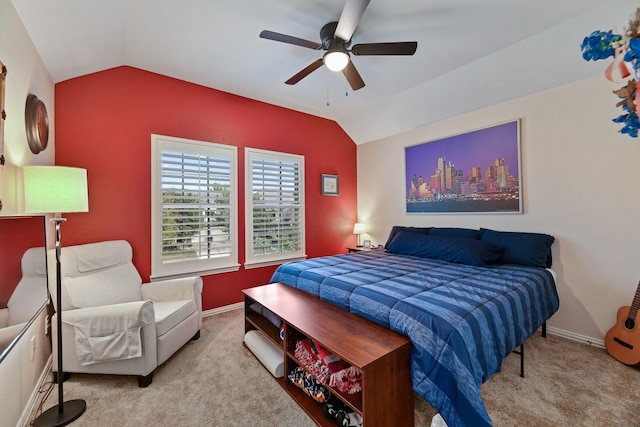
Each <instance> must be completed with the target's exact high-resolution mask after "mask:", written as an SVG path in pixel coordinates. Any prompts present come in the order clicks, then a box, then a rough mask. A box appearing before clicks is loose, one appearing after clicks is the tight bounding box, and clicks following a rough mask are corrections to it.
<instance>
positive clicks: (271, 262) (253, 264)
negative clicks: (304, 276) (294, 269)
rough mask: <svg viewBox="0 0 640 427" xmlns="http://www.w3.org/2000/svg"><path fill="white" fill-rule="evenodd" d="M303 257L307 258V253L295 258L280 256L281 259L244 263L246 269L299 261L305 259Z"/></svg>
mask: <svg viewBox="0 0 640 427" xmlns="http://www.w3.org/2000/svg"><path fill="white" fill-rule="evenodd" d="M303 259H307V256H306V255H302V256H298V257H294V258H280V259H274V260H269V261H258V262H256V261H254V262H245V263H244V268H245V270H251V269H252V268H260V267H269V266H272V265H280V264H284V263H286V262H289V261H299V260H303Z"/></svg>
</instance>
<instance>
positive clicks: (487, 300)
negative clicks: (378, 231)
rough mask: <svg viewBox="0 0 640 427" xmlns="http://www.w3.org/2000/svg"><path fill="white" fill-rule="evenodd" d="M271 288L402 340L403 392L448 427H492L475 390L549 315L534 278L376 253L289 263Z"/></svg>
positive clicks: (526, 272)
mask: <svg viewBox="0 0 640 427" xmlns="http://www.w3.org/2000/svg"><path fill="white" fill-rule="evenodd" d="M271 282H272V283H273V282H282V283H285V284H287V285H290V286H293V287H296V288H298V289H301V290H305V291H308V292H311V293H313V294H316V295H319V296H320V298H321V299H322V300H324V301H327V302H329V303H331V304H334V305H336V306H338V307H341V308H343V309H345V310H348V311H350V312H352V313H354V314H357V315H359V316H362V317H365V318H367V319H369V320H371V321H373V322H375V323H378V324H380V325H384V326H386V327H388V328H390V329H392V330H394V331H396V332H399V333H401V334H403V335H405V336H407V337H409V339H410V340H411V341H412V343H413V349H412V352H411V376H412V381H413V389H414V390H415V391H416V392H417V393H418V394H420V395H421V396H422V397H424V398H425V399H426V400H427V401H428V402H429V403H430V404H431V405H432V406H433V407H434V408H435V409H436V410H437V411H438V412H440V415H441V416H442V418H443V419H444V420H445V421H446V422H447V424H448V425H449V427H457V426H473V427H476V426H490V425H492V422H491V419H490V418H489V415H488V414H487V410H486V408H485V406H484V402H483V401H482V397H481V395H480V385H481V384H482V383H483V382H484V381H486V380H487V379H488V378H489V377H491V375H493V374H494V373H496V372H498V371H500V365H501V363H502V360H503V359H504V358H505V357H506V356H507V355H509V353H511V352H512V351H513V350H514V349H515V348H517V347H518V346H519V345H520V344H522V343H523V342H524V341H525V340H526V339H527V338H528V337H529V336H530V335H531V334H532V333H533V332H534V331H536V329H538V328H539V327H540V326H541V325H542V324H543V323H544V322H545V321H546V320H547V319H548V318H549V317H550V316H551V315H552V314H553V313H555V312H556V311H557V310H558V294H557V291H556V287H555V282H554V279H553V276H552V274H551V273H550V272H549V271H548V270H546V269H544V268H532V267H521V266H513V265H499V266H491V267H476V266H470V265H463V264H452V263H448V262H445V261H438V260H433V259H426V258H417V257H410V256H401V255H394V254H390V253H386V252H384V251H381V250H375V251H370V252H358V253H354V254H344V255H335V256H329V257H322V258H314V259H309V260H303V261H293V262H289V263H287V264H283V265H281V266H280V267H278V269H277V270H276V272H275V273H274V274H273V277H272V279H271Z"/></svg>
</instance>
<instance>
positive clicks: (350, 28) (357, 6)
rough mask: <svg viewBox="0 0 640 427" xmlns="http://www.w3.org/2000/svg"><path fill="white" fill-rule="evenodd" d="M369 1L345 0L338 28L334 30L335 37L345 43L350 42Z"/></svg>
mask: <svg viewBox="0 0 640 427" xmlns="http://www.w3.org/2000/svg"><path fill="white" fill-rule="evenodd" d="M369 1H370V0H347V2H346V3H345V5H344V9H342V14H341V15H340V20H339V21H338V27H337V28H336V33H335V37H338V38H340V39H342V40H344V41H346V42H348V41H349V40H351V36H353V33H354V32H355V31H356V27H357V26H358V23H359V22H360V18H361V17H362V14H363V13H364V11H365V9H366V8H367V6H369Z"/></svg>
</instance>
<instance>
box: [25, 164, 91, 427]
mask: <svg viewBox="0 0 640 427" xmlns="http://www.w3.org/2000/svg"><path fill="white" fill-rule="evenodd" d="M22 171H23V178H24V210H25V213H32V214H36V213H38V214H48V213H54V214H55V217H54V218H52V219H51V221H52V222H53V223H54V224H55V227H56V295H55V298H56V325H57V328H58V330H57V344H58V345H57V351H58V376H57V377H58V378H57V379H58V404H57V405H56V406H53V407H52V408H49V409H48V410H46V411H45V412H43V413H42V414H40V416H38V418H36V419H35V421H34V424H33V425H34V426H36V427H45V426H46V427H52V426H65V425H67V424H69V423H71V422H72V421H74V420H76V419H77V418H78V417H80V416H81V415H82V414H83V413H84V411H85V410H86V409H87V403H86V402H85V401H84V400H81V399H76V400H69V401H67V402H65V401H64V399H63V396H62V394H63V390H62V383H63V381H64V378H63V377H64V375H63V373H64V370H63V367H62V280H61V279H62V277H61V270H60V251H61V245H60V237H61V235H60V225H62V223H63V222H65V221H66V218H62V216H61V214H62V212H64V213H70V212H88V211H89V200H88V195H87V171H86V170H85V169H79V168H70V167H63V166H25V167H23V168H22Z"/></svg>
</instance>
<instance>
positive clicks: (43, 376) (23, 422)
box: [17, 355, 53, 427]
mask: <svg viewBox="0 0 640 427" xmlns="http://www.w3.org/2000/svg"><path fill="white" fill-rule="evenodd" d="M52 364H53V355H49V359H48V360H47V363H45V364H44V369H42V372H41V373H40V379H39V380H38V382H37V383H36V386H35V387H34V389H33V391H32V392H31V396H30V397H29V402H27V404H26V405H25V408H24V410H23V411H22V416H21V417H20V420H19V421H18V424H17V425H18V426H22V427H29V426H30V424H31V420H30V418H31V417H32V416H33V415H35V414H34V409H35V407H36V405H37V404H38V403H39V402H38V398H39V397H40V390H41V389H42V386H43V385H44V383H45V381H46V380H47V377H48V376H49V372H51V365H52Z"/></svg>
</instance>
